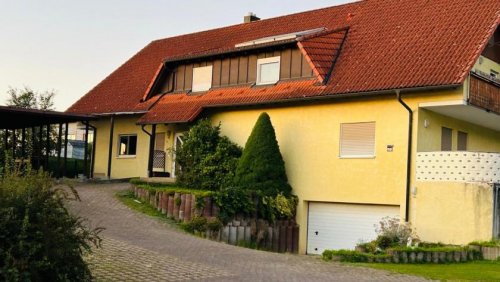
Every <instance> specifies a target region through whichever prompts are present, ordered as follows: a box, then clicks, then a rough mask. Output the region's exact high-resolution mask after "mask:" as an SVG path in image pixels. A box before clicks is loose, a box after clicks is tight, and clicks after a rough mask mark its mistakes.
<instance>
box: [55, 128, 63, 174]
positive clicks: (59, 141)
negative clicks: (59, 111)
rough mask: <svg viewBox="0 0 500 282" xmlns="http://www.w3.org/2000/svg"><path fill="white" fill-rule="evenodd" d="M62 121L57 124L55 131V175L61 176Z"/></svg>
mask: <svg viewBox="0 0 500 282" xmlns="http://www.w3.org/2000/svg"><path fill="white" fill-rule="evenodd" d="M62 126H63V125H62V123H60V124H59V132H57V171H56V173H57V177H58V178H59V177H61V149H62Z"/></svg>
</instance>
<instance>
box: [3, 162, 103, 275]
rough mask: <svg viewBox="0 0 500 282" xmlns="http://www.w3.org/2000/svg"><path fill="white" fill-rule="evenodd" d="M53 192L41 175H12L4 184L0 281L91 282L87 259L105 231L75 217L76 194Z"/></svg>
mask: <svg viewBox="0 0 500 282" xmlns="http://www.w3.org/2000/svg"><path fill="white" fill-rule="evenodd" d="M53 186H54V183H53V181H52V179H51V178H50V175H49V174H48V173H45V172H42V171H40V172H35V171H31V170H27V171H24V172H22V173H21V172H19V171H13V172H11V171H9V169H7V170H6V172H5V173H4V175H3V178H2V179H1V180H0V280H2V281H90V280H91V273H90V271H89V269H88V267H87V264H86V263H85V261H84V260H83V255H84V254H86V253H88V252H90V251H91V246H92V245H95V246H99V244H100V238H99V236H98V233H99V232H100V230H101V229H93V230H92V229H89V228H88V227H87V226H86V225H85V224H84V221H83V219H81V218H79V217H76V216H73V215H71V214H70V213H69V212H68V210H67V209H66V207H65V205H64V203H65V200H67V199H69V197H70V195H71V194H70V193H69V192H68V191H67V190H64V189H61V188H54V187H53ZM71 190H72V192H73V197H72V198H71V199H78V194H77V193H76V191H75V190H73V189H71Z"/></svg>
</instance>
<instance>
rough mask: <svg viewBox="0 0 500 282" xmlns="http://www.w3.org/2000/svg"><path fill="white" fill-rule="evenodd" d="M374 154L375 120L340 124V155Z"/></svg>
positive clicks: (364, 156) (360, 156) (368, 156)
mask: <svg viewBox="0 0 500 282" xmlns="http://www.w3.org/2000/svg"><path fill="white" fill-rule="evenodd" d="M374 156H375V122H362V123H343V124H341V125H340V157H346V158H371V157H374Z"/></svg>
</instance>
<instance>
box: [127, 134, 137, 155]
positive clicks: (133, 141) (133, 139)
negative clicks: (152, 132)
mask: <svg viewBox="0 0 500 282" xmlns="http://www.w3.org/2000/svg"><path fill="white" fill-rule="evenodd" d="M136 149H137V136H129V139H128V152H127V153H128V155H135V152H136Z"/></svg>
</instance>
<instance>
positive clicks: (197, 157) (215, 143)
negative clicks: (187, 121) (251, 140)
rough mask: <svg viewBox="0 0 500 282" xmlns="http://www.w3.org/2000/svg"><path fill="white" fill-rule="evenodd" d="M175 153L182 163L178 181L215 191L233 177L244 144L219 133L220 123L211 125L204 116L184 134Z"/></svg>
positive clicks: (182, 184) (187, 185)
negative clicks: (182, 140)
mask: <svg viewBox="0 0 500 282" xmlns="http://www.w3.org/2000/svg"><path fill="white" fill-rule="evenodd" d="M175 154H176V159H175V160H176V162H177V164H179V166H180V171H179V172H178V173H177V184H179V185H181V186H185V187H189V188H193V189H202V190H211V191H216V190H219V189H220V187H222V186H226V185H228V184H229V183H230V182H231V181H232V178H233V176H234V173H235V170H236V166H237V163H238V158H239V157H240V156H241V148H240V147H239V146H238V145H236V144H235V143H233V142H231V141H230V140H229V139H228V138H227V137H221V136H220V125H218V126H212V125H211V123H210V121H209V120H207V119H202V120H200V121H199V122H198V123H197V124H196V125H194V126H193V127H191V129H190V130H189V131H188V133H187V134H186V135H185V136H184V143H183V145H182V147H181V148H178V149H177V151H176V152H175Z"/></svg>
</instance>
